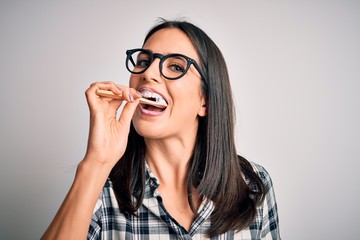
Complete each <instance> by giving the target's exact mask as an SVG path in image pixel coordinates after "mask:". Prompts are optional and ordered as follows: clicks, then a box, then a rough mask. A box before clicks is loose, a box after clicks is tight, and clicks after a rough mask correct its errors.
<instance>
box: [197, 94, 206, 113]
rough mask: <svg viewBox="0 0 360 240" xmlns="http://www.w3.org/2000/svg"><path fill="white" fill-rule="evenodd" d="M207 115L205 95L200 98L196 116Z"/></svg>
mask: <svg viewBox="0 0 360 240" xmlns="http://www.w3.org/2000/svg"><path fill="white" fill-rule="evenodd" d="M206 115H207V108H206V100H205V97H202V98H201V105H200V108H199V111H198V116H200V117H205V116H206Z"/></svg>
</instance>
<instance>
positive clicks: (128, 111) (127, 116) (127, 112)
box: [118, 100, 139, 128]
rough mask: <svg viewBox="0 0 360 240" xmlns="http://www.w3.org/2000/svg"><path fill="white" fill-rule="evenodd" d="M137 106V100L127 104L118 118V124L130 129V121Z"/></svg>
mask: <svg viewBox="0 0 360 240" xmlns="http://www.w3.org/2000/svg"><path fill="white" fill-rule="evenodd" d="M138 104H139V101H138V100H134V101H133V102H127V103H126V104H125V106H124V109H123V111H122V112H121V114H120V117H119V120H118V121H119V123H121V124H122V125H123V126H124V127H127V128H130V123H131V119H132V117H133V115H134V112H135V110H136V107H137V105H138Z"/></svg>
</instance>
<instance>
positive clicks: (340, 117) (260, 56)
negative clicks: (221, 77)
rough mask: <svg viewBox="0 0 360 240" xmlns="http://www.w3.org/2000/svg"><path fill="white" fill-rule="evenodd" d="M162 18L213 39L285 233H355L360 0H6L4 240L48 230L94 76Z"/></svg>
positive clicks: (77, 149) (113, 72) (108, 74)
mask: <svg viewBox="0 0 360 240" xmlns="http://www.w3.org/2000/svg"><path fill="white" fill-rule="evenodd" d="M158 17H164V18H169V19H174V18H179V17H185V18H186V19H188V20H190V21H191V22H193V23H195V24H196V25H198V26H200V27H201V28H202V29H204V30H205V32H206V33H207V34H208V35H209V36H210V37H211V38H212V39H213V40H214V41H215V42H216V43H217V45H218V46H219V48H220V49H221V50H222V52H223V54H224V57H225V59H226V61H227V64H228V69H229V73H230V78H231V83H232V87H233V94H234V99H235V105H236V111H237V115H236V117H237V118H236V141H237V142H236V143H237V147H238V152H239V153H240V154H242V155H243V156H245V157H246V158H248V159H249V160H251V161H254V162H257V163H259V164H261V165H263V166H265V168H267V170H268V171H269V173H270V175H271V177H272V179H273V182H274V186H275V191H276V197H277V201H278V207H279V214H280V227H281V232H282V237H283V239H292V240H297V239H298V240H303V239H358V238H357V237H358V235H359V229H360V221H359V219H358V216H359V215H360V208H359V205H358V204H359V202H360V193H359V190H358V187H359V185H360V181H359V176H358V169H359V167H360V164H359V160H360V157H359V156H360V144H359V142H360V127H359V125H360V113H359V111H360V91H359V90H360V2H359V1H340V0H339V1H185V0H183V1H175V2H174V1H163V0H162V1H130V0H126V1H120V0H118V1H82V2H81V1H67V2H66V1H1V3H0V34H1V35H0V36H1V37H0V78H1V94H0V100H1V105H0V107H1V118H0V121H1V124H0V130H1V132H0V136H1V145H0V160H1V163H0V164H1V165H0V194H1V197H0V214H1V218H0V221H1V222H0V223H1V225H0V227H1V228H0V239H39V237H40V236H41V235H42V233H43V232H44V231H45V229H46V228H47V226H48V225H49V223H50V221H51V220H52V218H53V217H54V215H55V213H56V211H57V209H58V208H59V206H60V204H61V202H62V201H63V199H64V197H65V195H66V193H67V191H68V189H69V187H70V185H71V183H72V180H73V177H74V174H75V170H76V166H77V163H78V162H79V161H80V160H81V159H82V158H83V156H84V153H85V150H86V143H87V135H88V127H89V124H88V123H89V119H88V116H89V113H88V108H87V104H86V100H85V95H84V92H85V90H86V89H87V88H88V86H89V85H90V84H91V83H92V82H95V81H102V80H112V81H116V82H118V83H121V84H127V83H128V78H129V73H128V72H127V71H126V69H125V65H124V62H125V50H126V49H130V48H136V47H140V46H141V43H142V40H143V38H144V36H145V34H146V32H147V31H148V30H149V28H150V27H151V26H153V25H154V24H155V23H156V21H157V19H158Z"/></svg>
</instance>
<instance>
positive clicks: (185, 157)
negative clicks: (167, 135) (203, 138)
mask: <svg viewBox="0 0 360 240" xmlns="http://www.w3.org/2000/svg"><path fill="white" fill-rule="evenodd" d="M145 143H146V161H147V163H148V164H149V167H150V169H151V171H152V172H153V173H154V175H155V176H156V177H157V178H158V179H159V181H160V185H161V186H163V187H173V188H176V189H179V190H180V189H182V190H185V191H186V179H187V172H188V164H189V160H190V157H191V155H192V153H193V148H194V145H195V138H194V139H193V140H192V141H180V140H178V139H167V140H153V139H145Z"/></svg>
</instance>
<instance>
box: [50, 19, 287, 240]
mask: <svg viewBox="0 0 360 240" xmlns="http://www.w3.org/2000/svg"><path fill="white" fill-rule="evenodd" d="M126 67H127V69H128V70H129V71H130V72H131V77H130V83H129V87H126V86H120V85H117V84H115V83H113V82H98V83H94V84H92V85H91V86H90V88H89V89H88V90H87V91H86V96H87V101H88V105H89V109H90V133H89V141H88V148H87V152H86V155H85V157H84V159H83V160H82V161H81V162H80V164H79V166H78V169H77V173H76V176H75V179H74V183H73V185H72V187H71V189H70V191H69V193H68V195H67V197H66V198H65V200H64V203H63V204H62V206H61V208H60V209H59V211H58V213H57V215H56V216H55V218H54V220H53V222H52V223H51V225H50V226H49V228H48V230H47V231H46V232H45V234H44V236H43V239H85V238H86V237H87V238H88V239H204V238H212V239H280V233H279V225H278V214H277V205H276V201H275V196H274V191H273V188H272V182H271V179H270V177H269V175H268V173H267V172H266V170H265V169H264V168H263V167H261V166H260V165H257V164H255V163H250V162H248V161H247V160H246V159H244V158H243V157H240V156H238V155H237V153H236V149H235V144H234V116H233V114H234V109H233V102H232V97H231V88H230V83H229V78H228V73H227V67H226V64H225V61H224V59H223V56H222V54H221V52H220V50H219V49H218V47H217V46H216V45H215V44H214V42H213V41H212V40H211V39H210V38H209V37H208V36H207V35H206V34H205V33H204V32H203V31H202V30H201V29H199V28H198V27H196V26H194V25H193V24H191V23H188V22H183V21H165V20H164V21H163V22H161V23H160V24H159V25H157V26H155V27H154V28H153V29H151V30H150V32H149V33H148V35H147V36H146V38H145V40H144V44H143V46H142V48H139V49H133V50H128V51H127V58H126ZM98 90H107V91H111V92H113V93H114V94H115V95H119V96H120V95H121V96H122V97H121V98H120V99H118V98H113V97H109V96H103V95H100V96H99V92H98ZM141 97H142V98H147V99H149V100H151V101H154V102H157V103H159V104H162V105H161V106H160V105H156V104H155V105H156V106H154V104H147V103H144V102H143V101H142V100H141V99H140V98H141ZM122 102H126V103H125V106H124V108H123V110H122V112H121V114H120V117H119V118H118V119H117V118H116V112H117V110H118V109H119V107H120V106H121V104H122ZM119 159H120V160H119ZM89 226H90V227H89Z"/></svg>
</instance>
